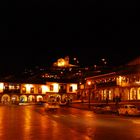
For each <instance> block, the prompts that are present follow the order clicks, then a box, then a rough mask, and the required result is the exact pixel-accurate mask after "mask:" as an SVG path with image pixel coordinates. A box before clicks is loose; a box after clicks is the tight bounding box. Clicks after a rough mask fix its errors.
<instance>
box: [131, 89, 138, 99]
mask: <svg viewBox="0 0 140 140" xmlns="http://www.w3.org/2000/svg"><path fill="white" fill-rule="evenodd" d="M136 99H137V90H136V88H131V89H130V100H136Z"/></svg>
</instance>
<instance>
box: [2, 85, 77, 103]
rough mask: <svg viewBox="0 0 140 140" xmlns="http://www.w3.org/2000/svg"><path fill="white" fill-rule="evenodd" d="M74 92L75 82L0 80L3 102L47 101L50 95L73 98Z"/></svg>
mask: <svg viewBox="0 0 140 140" xmlns="http://www.w3.org/2000/svg"><path fill="white" fill-rule="evenodd" d="M76 94H77V84H76V83H56V82H47V83H46V84H31V83H9V82H0V102H1V103H3V104H8V103H19V102H28V103H34V102H38V101H47V100H49V98H51V97H53V98H54V99H55V100H56V99H59V100H64V99H65V98H70V99H75V98H76Z"/></svg>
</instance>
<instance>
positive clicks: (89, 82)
mask: <svg viewBox="0 0 140 140" xmlns="http://www.w3.org/2000/svg"><path fill="white" fill-rule="evenodd" d="M87 85H88V108H89V109H90V95H91V91H90V89H91V81H87Z"/></svg>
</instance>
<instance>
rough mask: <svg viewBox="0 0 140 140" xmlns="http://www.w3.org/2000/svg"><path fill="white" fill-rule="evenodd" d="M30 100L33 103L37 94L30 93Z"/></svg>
mask: <svg viewBox="0 0 140 140" xmlns="http://www.w3.org/2000/svg"><path fill="white" fill-rule="evenodd" d="M28 102H29V103H31V102H35V96H34V95H30V96H29V97H28Z"/></svg>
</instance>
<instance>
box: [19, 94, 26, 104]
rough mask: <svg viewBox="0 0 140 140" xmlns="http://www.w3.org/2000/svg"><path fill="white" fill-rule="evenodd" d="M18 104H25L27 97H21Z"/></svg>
mask: <svg viewBox="0 0 140 140" xmlns="http://www.w3.org/2000/svg"><path fill="white" fill-rule="evenodd" d="M20 102H21V103H24V102H27V96H26V95H21V96H20Z"/></svg>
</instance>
